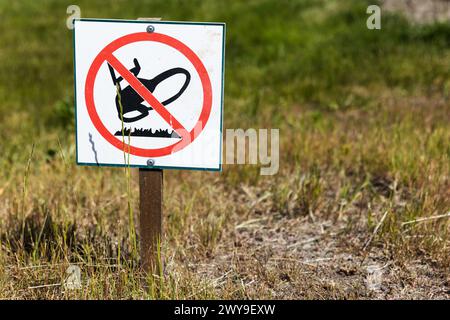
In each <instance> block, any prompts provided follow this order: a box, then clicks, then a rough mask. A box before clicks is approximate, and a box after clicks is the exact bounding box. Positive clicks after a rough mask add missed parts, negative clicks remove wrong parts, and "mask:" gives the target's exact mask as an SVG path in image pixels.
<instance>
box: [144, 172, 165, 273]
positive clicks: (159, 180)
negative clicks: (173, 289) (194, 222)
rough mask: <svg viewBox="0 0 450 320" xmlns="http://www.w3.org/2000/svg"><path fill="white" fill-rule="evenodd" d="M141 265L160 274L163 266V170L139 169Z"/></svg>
mask: <svg viewBox="0 0 450 320" xmlns="http://www.w3.org/2000/svg"><path fill="white" fill-rule="evenodd" d="M139 198H140V204H139V209H140V215H139V222H140V225H139V227H140V237H141V241H140V242H141V266H142V268H143V269H144V271H146V272H152V273H157V274H159V273H160V272H161V271H162V270H161V268H160V267H161V266H162V261H161V254H160V255H159V256H158V252H161V251H160V247H161V237H162V220H163V217H162V200H163V171H162V170H158V169H139Z"/></svg>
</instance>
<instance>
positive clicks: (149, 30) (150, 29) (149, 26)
mask: <svg viewBox="0 0 450 320" xmlns="http://www.w3.org/2000/svg"><path fill="white" fill-rule="evenodd" d="M153 31H155V27H154V26H152V25H151V24H150V25H148V26H147V32H148V33H152V32H153Z"/></svg>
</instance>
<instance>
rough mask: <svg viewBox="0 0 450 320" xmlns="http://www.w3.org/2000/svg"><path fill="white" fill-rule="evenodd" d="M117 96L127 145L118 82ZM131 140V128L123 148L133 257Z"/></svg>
mask: <svg viewBox="0 0 450 320" xmlns="http://www.w3.org/2000/svg"><path fill="white" fill-rule="evenodd" d="M116 91H117V97H118V98H119V99H118V101H119V108H120V122H121V132H122V144H123V145H124V146H125V126H124V122H123V106H122V97H121V95H120V86H119V84H118V83H117V84H116ZM130 140H131V130H130V133H129V134H128V150H127V151H125V147H124V150H123V160H124V162H125V163H126V164H127V166H126V168H125V176H126V180H127V206H128V222H129V223H128V226H129V229H128V234H129V236H130V245H131V247H132V252H133V258H137V256H138V251H137V239H136V227H135V223H134V213H133V206H132V204H131V201H132V196H131V167H130Z"/></svg>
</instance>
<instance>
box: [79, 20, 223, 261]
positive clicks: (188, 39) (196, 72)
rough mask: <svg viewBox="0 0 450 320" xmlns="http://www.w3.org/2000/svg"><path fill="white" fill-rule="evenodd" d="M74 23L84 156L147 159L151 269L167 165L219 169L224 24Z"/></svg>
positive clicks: (99, 162)
mask: <svg viewBox="0 0 450 320" xmlns="http://www.w3.org/2000/svg"><path fill="white" fill-rule="evenodd" d="M74 26H75V27H74V60H75V62H74V66H75V99H76V103H75V105H76V141H77V163H78V164H79V165H96V166H133V167H138V168H140V184H139V185H140V201H141V203H140V211H141V226H140V227H141V232H140V235H141V259H142V263H143V266H144V267H145V268H147V270H148V268H150V267H151V266H153V267H154V266H155V261H156V256H155V254H156V251H157V246H156V244H157V242H158V241H159V238H160V236H161V225H162V224H161V202H162V169H194V170H195V169H197V170H211V171H220V170H221V158H222V113H223V74H224V38H225V25H224V24H222V23H197V22H168V21H152V22H151V24H149V22H146V21H126V20H96V19H79V20H76V21H75V23H74ZM124 155H126V157H124ZM158 243H159V242H158Z"/></svg>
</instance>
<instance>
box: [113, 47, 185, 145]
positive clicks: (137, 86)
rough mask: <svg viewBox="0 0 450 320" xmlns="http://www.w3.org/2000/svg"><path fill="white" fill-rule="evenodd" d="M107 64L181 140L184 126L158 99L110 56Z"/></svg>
mask: <svg viewBox="0 0 450 320" xmlns="http://www.w3.org/2000/svg"><path fill="white" fill-rule="evenodd" d="M106 60H107V61H108V63H109V64H110V65H111V66H112V67H113V68H114V69H115V70H116V71H117V72H118V73H119V74H120V75H121V76H122V77H123V78H124V79H125V80H126V81H127V82H128V83H129V85H130V86H131V87H132V88H133V89H134V90H135V91H136V92H137V93H138V94H139V95H140V96H141V97H142V99H144V100H145V101H147V102H148V103H149V104H150V106H151V107H152V108H153V110H155V111H156V112H157V113H158V114H159V115H160V116H161V117H162V118H163V119H164V120H165V121H166V122H167V123H168V124H169V125H170V126H171V127H172V128H173V130H175V131H176V133H178V135H179V136H180V137H181V138H182V139H183V138H184V137H185V136H186V134H188V132H187V130H186V129H185V128H184V126H183V125H182V124H181V123H180V122H179V121H178V120H177V119H176V118H175V117H174V116H173V115H172V114H171V113H170V112H169V111H168V110H167V109H166V107H164V106H163V105H162V104H161V102H159V101H158V99H156V98H155V96H154V95H153V94H152V93H151V92H150V91H149V90H148V89H147V88H146V87H145V86H144V85H143V84H142V82H140V81H139V79H138V78H136V77H135V76H134V75H133V74H132V73H131V72H130V71H128V69H127V68H126V67H125V66H124V65H123V64H122V63H121V62H120V61H119V60H118V59H117V58H116V57H115V56H114V55H112V54H109V55H108V56H107V57H106Z"/></svg>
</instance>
